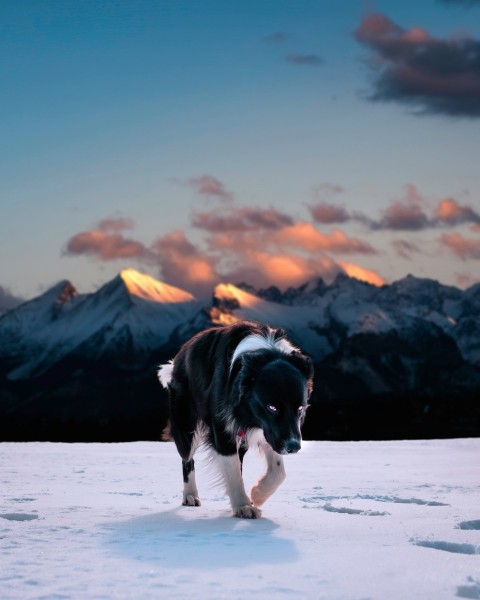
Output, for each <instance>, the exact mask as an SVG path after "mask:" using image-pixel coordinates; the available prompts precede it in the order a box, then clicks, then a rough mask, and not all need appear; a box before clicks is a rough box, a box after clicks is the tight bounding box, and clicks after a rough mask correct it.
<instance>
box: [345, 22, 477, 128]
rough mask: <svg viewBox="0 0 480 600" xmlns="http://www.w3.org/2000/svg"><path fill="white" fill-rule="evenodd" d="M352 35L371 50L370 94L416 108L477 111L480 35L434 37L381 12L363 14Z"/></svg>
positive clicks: (460, 113) (457, 112)
mask: <svg viewBox="0 0 480 600" xmlns="http://www.w3.org/2000/svg"><path fill="white" fill-rule="evenodd" d="M355 37H356V39H357V41H358V42H360V43H361V44H363V45H365V46H367V47H369V48H370V49H371V50H372V51H373V54H372V55H371V56H370V61H369V64H370V66H371V68H372V70H373V73H374V79H373V91H372V93H371V94H370V96H369V98H370V100H374V101H395V102H399V103H403V104H406V105H409V106H412V107H413V108H414V109H415V111H416V112H417V113H419V114H422V113H436V114H444V115H450V116H466V117H480V41H478V40H476V39H473V38H472V37H470V36H464V37H462V38H460V37H451V38H444V39H442V38H435V37H433V36H431V35H430V34H429V33H428V31H426V30H425V29H423V28H420V27H412V28H411V29H408V30H407V29H404V28H403V27H401V26H399V25H397V24H396V23H394V22H393V21H392V20H391V19H389V18H388V17H387V16H385V15H384V14H381V13H372V14H370V15H368V16H366V17H365V18H364V19H363V21H362V22H361V24H360V25H359V27H358V28H357V29H356V31H355Z"/></svg>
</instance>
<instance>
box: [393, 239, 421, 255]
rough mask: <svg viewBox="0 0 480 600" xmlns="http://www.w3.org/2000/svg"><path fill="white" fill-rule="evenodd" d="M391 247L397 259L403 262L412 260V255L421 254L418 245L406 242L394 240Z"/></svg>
mask: <svg viewBox="0 0 480 600" xmlns="http://www.w3.org/2000/svg"><path fill="white" fill-rule="evenodd" d="M392 246H393V248H394V250H395V253H396V255H397V256H398V257H399V258H404V259H405V260H412V254H418V253H419V252H421V250H420V247H419V246H418V244H415V243H414V242H411V241H408V240H394V241H393V242H392Z"/></svg>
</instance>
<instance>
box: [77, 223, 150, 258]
mask: <svg viewBox="0 0 480 600" xmlns="http://www.w3.org/2000/svg"><path fill="white" fill-rule="evenodd" d="M65 254H68V255H70V256H73V255H80V254H86V255H89V256H92V257H95V258H98V259H100V260H104V261H110V260H117V259H125V258H137V259H145V258H148V257H149V256H150V253H149V251H148V249H147V248H146V247H145V246H144V245H143V244H142V243H141V242H137V241H135V240H132V239H128V238H125V237H124V236H123V235H122V234H120V233H109V232H107V231H102V230H101V229H93V230H91V231H82V232H81V233H77V234H76V235H74V236H73V237H71V238H70V239H69V240H68V242H67V245H66V250H65Z"/></svg>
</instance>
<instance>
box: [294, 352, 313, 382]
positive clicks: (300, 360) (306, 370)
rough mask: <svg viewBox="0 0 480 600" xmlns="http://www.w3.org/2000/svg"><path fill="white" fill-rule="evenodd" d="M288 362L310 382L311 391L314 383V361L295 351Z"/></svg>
mask: <svg viewBox="0 0 480 600" xmlns="http://www.w3.org/2000/svg"><path fill="white" fill-rule="evenodd" d="M288 360H289V361H290V362H291V364H292V365H293V366H294V367H296V368H297V369H298V370H299V371H300V373H301V374H302V375H303V376H304V377H305V379H306V380H307V382H308V385H309V389H310V390H311V387H312V381H313V362H312V359H311V358H310V357H309V356H307V355H306V354H303V352H300V351H297V350H295V351H294V352H292V353H291V354H289V355H288Z"/></svg>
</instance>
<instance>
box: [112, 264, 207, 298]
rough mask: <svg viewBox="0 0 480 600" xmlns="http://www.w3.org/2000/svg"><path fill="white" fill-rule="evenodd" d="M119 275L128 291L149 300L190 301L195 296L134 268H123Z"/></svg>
mask: <svg viewBox="0 0 480 600" xmlns="http://www.w3.org/2000/svg"><path fill="white" fill-rule="evenodd" d="M120 277H121V279H122V281H123V283H124V284H125V287H126V288H127V290H128V292H129V293H130V294H132V296H137V297H138V298H142V299H143V300H148V301H150V302H165V303H175V302H190V301H191V300H195V296H193V295H192V294H190V292H186V291H185V290H181V289H180V288H177V287H174V286H172V285H168V284H167V283H164V282H163V281H158V280H157V279H154V278H153V277H150V275H146V274H145V273H139V272H138V271H135V269H123V271H121V272H120Z"/></svg>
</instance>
